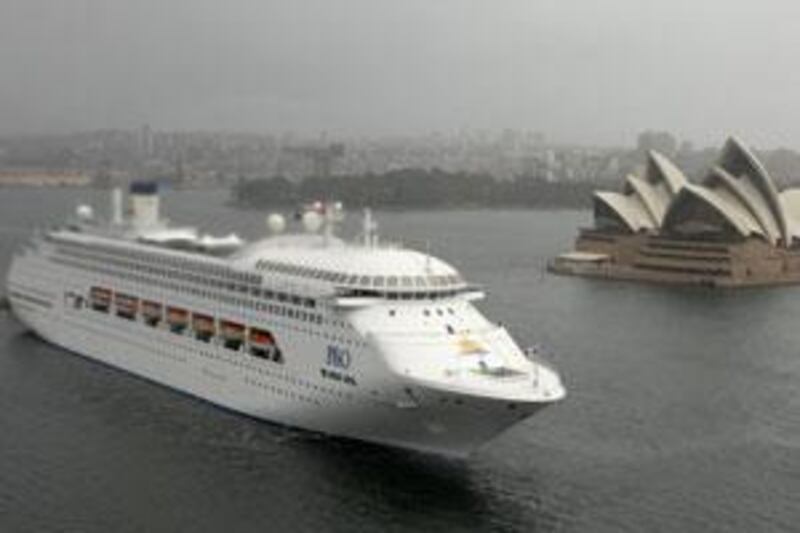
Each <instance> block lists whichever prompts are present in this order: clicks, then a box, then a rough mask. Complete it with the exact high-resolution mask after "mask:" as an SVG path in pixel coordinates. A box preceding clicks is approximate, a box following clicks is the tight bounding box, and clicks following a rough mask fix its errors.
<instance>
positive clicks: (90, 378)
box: [0, 189, 800, 533]
mask: <svg viewBox="0 0 800 533" xmlns="http://www.w3.org/2000/svg"><path fill="white" fill-rule="evenodd" d="M89 200H90V201H93V202H96V203H97V204H98V206H99V210H100V211H102V210H103V208H104V207H105V205H106V204H107V201H106V193H104V192H100V191H78V190H33V189H0V274H2V275H3V276H4V275H5V272H6V269H7V266H8V262H9V261H10V259H11V254H12V252H13V250H14V249H15V247H16V246H18V245H19V244H20V243H21V242H23V241H24V239H25V238H26V237H27V236H29V235H30V233H31V232H32V231H35V229H36V228H37V227H39V228H44V227H46V226H47V225H48V224H51V223H54V222H58V221H60V220H61V219H62V218H63V217H65V216H67V214H68V213H69V212H71V211H72V210H73V209H74V207H75V205H76V203H77V202H79V201H89ZM226 200H227V195H226V193H222V192H190V191H184V192H170V193H168V194H167V195H166V197H165V199H164V203H165V204H166V205H165V207H166V209H167V211H168V213H169V214H170V216H171V218H173V219H174V220H176V221H185V222H191V223H196V224H199V225H200V226H201V227H202V228H204V229H207V230H209V231H214V232H222V233H226V232H228V231H233V230H235V231H238V232H240V234H242V235H243V236H245V237H248V238H256V237H258V236H259V235H261V234H263V233H265V230H264V229H263V228H264V223H263V218H264V215H265V213H259V212H255V211H247V212H239V211H236V210H234V209H233V208H231V207H228V206H227V205H226ZM378 220H379V223H380V230H381V233H382V235H384V236H385V237H386V238H387V239H391V240H402V241H404V242H405V243H407V244H408V245H409V246H415V247H418V248H421V249H425V248H426V247H428V246H429V247H430V250H431V252H432V253H433V254H435V255H438V256H441V257H442V258H444V259H445V260H447V261H449V262H451V263H453V264H454V265H456V266H457V267H458V268H459V269H461V270H462V271H463V273H464V274H465V275H466V277H467V278H469V279H471V280H472V281H474V282H476V283H479V284H482V285H484V286H485V287H486V288H487V290H488V292H489V298H488V300H486V301H485V302H483V303H482V304H481V307H482V309H483V310H484V311H485V312H486V314H488V315H489V316H490V318H492V319H494V320H498V321H502V322H503V323H504V324H506V325H507V326H508V328H509V329H510V330H511V332H512V334H513V335H514V336H515V337H516V338H517V339H518V340H519V342H520V344H523V345H526V344H533V343H536V342H540V343H543V344H545V345H547V346H550V347H552V349H553V350H555V352H556V355H555V363H556V365H557V366H558V368H559V369H560V370H561V372H562V373H563V376H564V379H565V382H566V385H567V387H568V389H569V396H568V398H567V399H566V400H565V401H564V402H563V403H561V404H559V405H556V406H553V407H551V408H549V409H546V410H544V411H542V412H541V413H540V414H539V415H537V416H535V417H533V418H531V419H529V420H527V421H525V422H523V423H522V424H521V425H519V426H518V427H516V428H514V429H512V430H511V431H509V432H508V433H506V434H504V435H502V436H501V437H499V438H498V439H497V440H496V441H495V442H493V443H492V444H490V445H489V446H488V447H487V448H486V449H484V450H482V451H480V452H479V453H477V454H476V455H475V456H474V457H472V458H470V459H469V460H466V461H455V460H450V459H443V458H439V457H435V456H425V455H418V454H413V453H407V452H402V451H396V450H390V449H384V448H380V447H376V446H369V445H363V444H358V443H354V442H348V441H343V440H338V439H330V438H325V437H321V436H319V435H313V434H309V433H305V432H302V431H298V430H293V429H290V428H285V427H280V426H276V425H271V424H268V423H263V422H258V421H255V420H252V419H249V418H245V417H242V416H238V415H236V414H233V413H230V412H227V411H224V410H221V409H218V408H216V407H214V406H212V405H210V404H208V403H204V402H202V401H199V400H196V399H193V398H190V397H187V396H184V395H182V394H180V393H178V392H175V391H172V390H169V389H166V388H162V387H160V386H158V385H155V384H153V383H150V382H147V381H144V380H141V379H138V378H136V377H133V376H131V375H129V374H125V373H122V372H119V371H116V370H114V369H112V368H109V367H105V366H103V365H100V364H97V363H93V362H91V361H89V360H87V359H83V358H81V357H78V356H75V355H71V354H69V353H67V352H65V351H64V350H62V349H59V348H57V347H54V346H50V345H48V344H46V343H44V342H43V341H41V340H39V339H38V338H37V337H35V336H33V335H31V334H29V333H26V332H25V331H24V330H23V328H22V327H21V325H20V324H19V323H17V322H16V321H15V320H14V319H13V317H12V316H11V315H10V314H9V313H8V312H5V311H0V531H2V532H17V531H32V532H34V531H35V532H49V531H81V532H84V531H103V532H108V531H114V532H139V531H148V532H149V531H192V532H196V533H200V532H221V531H224V532H239V531H254V532H255V531H309V530H310V531H414V532H417V531H426V532H428V531H448V532H450V531H526V532H535V531H543V532H549V531H559V532H562V531H563V532H571V531H591V532H603V531H609V532H611V531H613V532H617V531H636V532H639V531H698V532H699V531H702V532H708V531H742V532H755V531H758V532H762V531H798V530H800V287H793V288H780V289H763V290H744V291H740V292H712V291H710V290H683V289H674V288H673V289H666V288H660V287H653V286H641V285H634V284H627V283H618V282H599V281H589V280H583V279H578V278H562V277H556V276H552V275H548V274H546V273H544V271H543V266H544V262H545V260H546V259H547V258H548V257H549V256H552V255H553V254H556V253H557V252H559V251H561V250H563V249H566V248H568V247H569V246H570V244H571V240H572V238H573V237H574V234H575V232H576V229H577V227H578V226H580V225H582V224H586V223H588V222H589V213H587V212H574V211H554V212H531V211H472V212H468V211H456V212H404V213H378ZM357 223H358V221H357V217H356V216H355V214H352V213H351V216H350V218H349V219H348V221H347V222H346V223H345V227H344V228H343V231H344V232H345V233H348V232H349V233H353V232H354V231H355V229H354V228H355V227H356V226H357ZM0 292H2V291H0Z"/></svg>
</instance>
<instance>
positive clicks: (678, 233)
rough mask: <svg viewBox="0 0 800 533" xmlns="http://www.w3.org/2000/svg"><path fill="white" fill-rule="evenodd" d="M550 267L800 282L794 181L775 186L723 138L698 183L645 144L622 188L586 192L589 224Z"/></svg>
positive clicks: (688, 279)
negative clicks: (640, 165) (641, 163)
mask: <svg viewBox="0 0 800 533" xmlns="http://www.w3.org/2000/svg"><path fill="white" fill-rule="evenodd" d="M549 266H550V269H551V270H553V271H555V272H559V273H565V274H577V275H586V276H596V277H606V278H615V279H632V280H642V281H653V282H661V283H678V284H700V285H709V286H744V285H763V284H778V283H799V282H800V189H786V190H783V191H779V190H778V189H777V187H776V186H775V183H774V181H773V180H772V178H771V177H770V175H769V173H768V172H767V170H766V169H765V168H764V166H763V165H762V164H761V163H760V162H759V160H758V158H756V156H755V155H754V154H753V153H752V152H751V151H750V150H749V149H748V148H747V147H746V146H744V145H743V144H742V143H741V142H740V141H739V140H737V139H735V138H731V139H728V141H727V142H726V143H725V146H724V147H723V149H722V152H721V154H720V156H719V159H718V161H717V162H716V164H715V165H714V166H713V167H712V168H711V169H710V170H709V171H708V173H707V174H706V176H705V178H704V179H703V180H702V182H701V183H692V182H690V181H689V180H688V179H687V178H686V176H685V175H684V174H683V173H682V172H681V171H680V169H678V168H677V167H676V166H675V165H674V164H673V163H672V162H671V161H670V160H669V159H667V158H666V157H664V156H663V155H661V154H659V153H657V152H650V153H649V154H648V156H647V164H646V166H645V167H644V169H643V170H642V171H641V172H639V173H637V174H631V175H628V176H627V177H626V178H625V184H624V188H623V190H622V192H607V191H598V192H596V193H595V195H594V227H592V228H587V229H583V230H581V232H580V234H579V236H578V238H577V240H576V244H575V251H572V252H568V253H565V254H562V255H560V256H558V257H557V258H555V259H554V260H553V261H551V263H550V265H549Z"/></svg>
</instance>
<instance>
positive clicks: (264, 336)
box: [249, 328, 283, 363]
mask: <svg viewBox="0 0 800 533" xmlns="http://www.w3.org/2000/svg"><path fill="white" fill-rule="evenodd" d="M249 340H250V355H253V356H254V357H259V358H261V359H269V360H271V361H275V362H277V363H280V362H282V361H283V355H282V354H281V351H280V349H279V348H278V345H277V344H276V343H275V337H273V335H272V333H270V332H269V331H267V330H265V329H258V328H250V336H249Z"/></svg>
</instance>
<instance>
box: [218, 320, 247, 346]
mask: <svg viewBox="0 0 800 533" xmlns="http://www.w3.org/2000/svg"><path fill="white" fill-rule="evenodd" d="M220 329H221V330H222V339H223V341H224V343H225V347H226V348H230V349H232V350H238V349H239V348H241V346H242V343H243V342H244V336H245V333H244V331H245V327H244V325H243V324H239V323H236V322H231V321H228V320H223V321H222V322H221V323H220Z"/></svg>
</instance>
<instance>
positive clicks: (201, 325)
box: [192, 313, 216, 342]
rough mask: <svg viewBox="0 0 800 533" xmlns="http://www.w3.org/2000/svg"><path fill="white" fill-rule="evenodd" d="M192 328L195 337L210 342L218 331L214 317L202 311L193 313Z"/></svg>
mask: <svg viewBox="0 0 800 533" xmlns="http://www.w3.org/2000/svg"><path fill="white" fill-rule="evenodd" d="M192 329H194V334H195V337H197V339H198V340H201V341H203V342H209V341H210V340H211V337H213V336H214V333H216V328H215V327H214V317H213V316H209V315H203V314H200V313H192Z"/></svg>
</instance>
